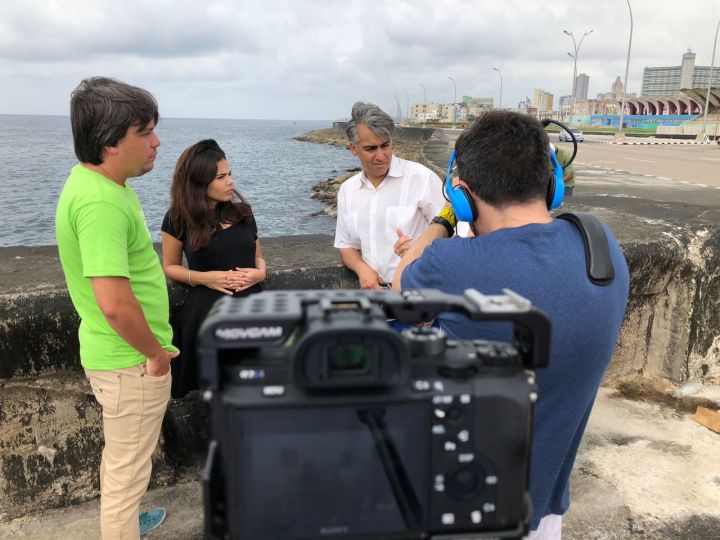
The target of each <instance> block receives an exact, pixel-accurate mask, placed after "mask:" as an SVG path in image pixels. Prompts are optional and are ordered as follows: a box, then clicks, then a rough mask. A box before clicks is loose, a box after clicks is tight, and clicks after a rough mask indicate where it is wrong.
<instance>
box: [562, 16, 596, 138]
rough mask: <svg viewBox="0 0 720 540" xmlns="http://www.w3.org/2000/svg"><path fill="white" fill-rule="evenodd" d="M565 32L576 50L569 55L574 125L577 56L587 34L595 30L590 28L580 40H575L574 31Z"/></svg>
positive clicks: (571, 115) (571, 112) (571, 116)
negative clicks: (571, 64) (571, 67)
mask: <svg viewBox="0 0 720 540" xmlns="http://www.w3.org/2000/svg"><path fill="white" fill-rule="evenodd" d="M563 32H564V33H565V34H567V35H568V36H570V37H571V38H572V42H573V49H574V50H575V54H570V53H568V56H570V57H571V58H572V59H573V82H572V96H570V125H572V118H573V109H575V89H576V85H577V58H578V52H580V45H582V42H583V40H584V39H585V37H586V36H589V35H590V34H592V33H593V32H594V30H588V31H587V32H585V33H584V34H583V35H582V37H581V38H580V42H579V43H576V42H575V36H574V35H573V33H572V32H568V31H567V30H563Z"/></svg>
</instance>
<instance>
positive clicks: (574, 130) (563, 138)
mask: <svg viewBox="0 0 720 540" xmlns="http://www.w3.org/2000/svg"><path fill="white" fill-rule="evenodd" d="M570 131H572V134H573V135H575V140H576V141H577V142H583V132H582V131H580V130H579V129H578V128H570ZM558 138H559V140H560V142H563V141H565V142H572V137H571V136H570V134H569V133H568V132H567V131H565V130H564V129H563V130H562V131H561V132H560V135H559V136H558Z"/></svg>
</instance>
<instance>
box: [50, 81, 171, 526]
mask: <svg viewBox="0 0 720 540" xmlns="http://www.w3.org/2000/svg"><path fill="white" fill-rule="evenodd" d="M158 118H159V115H158V108H157V103H156V101H155V99H154V98H153V96H152V95H151V94H150V93H149V92H147V91H146V90H143V89H141V88H137V87H134V86H130V85H128V84H125V83H122V82H120V81H116V80H114V79H108V78H103V77H93V78H90V79H85V80H83V81H82V82H81V83H80V85H79V86H78V87H77V88H76V89H75V90H74V91H73V93H72V97H71V101H70V122H71V125H72V133H73V143H74V145H75V154H76V155H77V158H78V160H79V161H80V163H79V164H77V165H76V166H75V167H73V169H72V171H71V173H70V176H69V177H68V179H67V181H66V182H65V186H64V187H63V191H62V193H61V195H60V200H59V201H58V205H57V210H56V215H55V233H56V238H57V243H58V251H59V253H60V262H61V263H62V267H63V272H64V273H65V280H66V281H67V287H68V292H69V293H70V298H71V299H72V302H73V305H74V306H75V309H76V310H77V312H78V315H79V316H80V320H81V322H80V329H79V331H78V336H79V339H80V362H81V364H82V366H83V368H85V373H86V375H87V377H88V379H89V381H90V386H91V388H92V391H93V394H94V395H95V398H96V399H97V401H98V403H99V404H100V406H101V407H102V414H103V432H104V435H105V447H104V448H103V454H102V461H101V464H100V494H101V497H100V528H101V533H102V538H103V539H110V538H113V539H114V538H123V539H125V538H127V539H137V538H139V535H140V530H139V526H138V525H139V524H140V525H141V526H142V525H145V528H147V525H148V523H147V522H148V519H149V518H155V521H156V522H158V524H159V521H161V520H162V517H164V510H162V509H157V510H154V511H152V512H153V513H150V514H148V513H145V514H144V515H143V516H142V517H140V516H139V507H140V499H141V498H142V496H143V494H144V493H145V491H146V490H147V486H148V482H149V480H150V472H151V469H152V461H151V455H152V453H153V450H154V449H155V447H156V446H157V441H158V438H159V435H160V427H161V424H162V419H163V416H164V415H165V410H166V408H167V404H168V401H169V398H170V382H171V381H170V361H171V359H172V358H174V357H175V356H177V355H178V351H177V349H176V348H175V347H173V345H172V329H171V327H170V324H169V320H168V319H169V301H168V292H167V286H166V282H165V276H164V274H163V271H162V267H161V265H160V261H159V259H158V256H157V254H156V253H155V250H154V248H153V243H152V239H151V237H150V232H149V231H148V228H147V224H146V222H145V216H144V214H143V211H142V207H141V206H140V202H139V201H138V198H137V196H136V195H135V192H134V191H133V190H132V188H131V187H130V185H129V184H128V183H127V180H128V179H129V178H133V177H136V176H141V175H143V174H145V173H146V172H148V171H150V170H151V169H152V168H153V164H154V161H155V156H156V155H157V148H158V146H160V140H159V139H158V138H157V135H155V131H154V129H155V125H156V124H157V121H158ZM143 519H144V520H145V522H146V523H143ZM150 521H152V519H150Z"/></svg>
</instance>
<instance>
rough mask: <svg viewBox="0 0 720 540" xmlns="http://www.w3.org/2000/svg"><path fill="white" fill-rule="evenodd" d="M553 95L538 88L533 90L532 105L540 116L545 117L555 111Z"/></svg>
mask: <svg viewBox="0 0 720 540" xmlns="http://www.w3.org/2000/svg"><path fill="white" fill-rule="evenodd" d="M553 98H554V96H553V94H551V93H550V92H546V91H545V90H541V89H540V88H536V89H535V90H533V97H532V104H533V107H535V108H536V109H537V111H538V114H540V115H543V114H545V113H549V112H551V111H552V110H553Z"/></svg>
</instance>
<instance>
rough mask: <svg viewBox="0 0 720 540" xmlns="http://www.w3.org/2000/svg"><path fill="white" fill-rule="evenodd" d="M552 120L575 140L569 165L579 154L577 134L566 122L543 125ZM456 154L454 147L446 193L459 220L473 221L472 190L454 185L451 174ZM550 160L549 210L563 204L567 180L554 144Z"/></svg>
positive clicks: (475, 208) (547, 199)
mask: <svg viewBox="0 0 720 540" xmlns="http://www.w3.org/2000/svg"><path fill="white" fill-rule="evenodd" d="M550 122H552V123H553V124H557V125H559V126H560V127H561V128H563V129H564V130H565V131H566V132H567V133H569V134H570V137H571V138H572V140H573V145H574V148H573V153H572V157H571V158H570V161H569V162H568V163H567V165H565V167H567V166H568V165H570V163H572V162H573V160H574V159H575V154H577V141H576V140H575V136H574V135H573V134H572V131H571V130H570V129H569V128H568V127H567V126H565V124H563V123H561V122H558V121H557V120H549V119H545V120H543V121H542V124H543V126H547V125H548V124H549V123H550ZM456 156H457V150H455V149H453V151H452V153H451V154H450V161H449V162H448V167H447V173H446V175H445V195H446V197H447V199H448V201H449V202H450V205H451V206H452V209H453V212H454V213H455V217H457V219H458V221H469V222H473V221H475V220H476V219H477V207H476V206H475V202H474V201H473V198H472V196H471V195H470V192H469V191H468V189H467V188H465V187H464V186H456V187H453V185H452V177H451V175H452V169H453V165H454V164H455V158H456ZM550 161H552V165H553V174H552V177H551V178H550V181H549V182H548V190H547V195H546V196H545V203H546V204H547V208H548V210H554V209H555V208H557V207H558V206H560V205H561V204H562V202H563V199H564V197H565V182H563V176H564V167H562V166H561V165H560V162H559V161H558V159H557V155H556V153H555V150H553V148H552V146H551V147H550Z"/></svg>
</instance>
